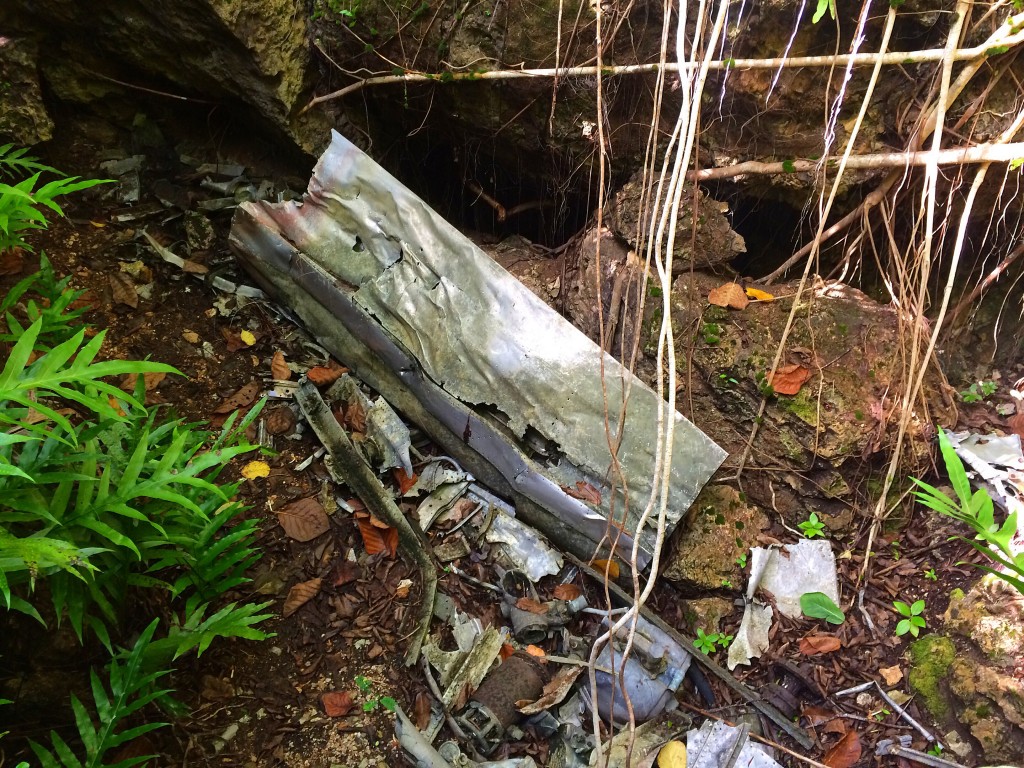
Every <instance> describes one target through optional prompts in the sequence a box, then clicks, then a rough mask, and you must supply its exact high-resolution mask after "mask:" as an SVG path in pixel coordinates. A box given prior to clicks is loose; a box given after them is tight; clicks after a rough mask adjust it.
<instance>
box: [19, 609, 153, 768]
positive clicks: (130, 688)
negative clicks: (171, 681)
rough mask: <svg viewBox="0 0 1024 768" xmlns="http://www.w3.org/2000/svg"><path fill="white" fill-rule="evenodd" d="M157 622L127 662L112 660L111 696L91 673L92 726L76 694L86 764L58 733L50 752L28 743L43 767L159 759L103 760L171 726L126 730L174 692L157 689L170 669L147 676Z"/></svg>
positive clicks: (119, 767)
mask: <svg viewBox="0 0 1024 768" xmlns="http://www.w3.org/2000/svg"><path fill="white" fill-rule="evenodd" d="M158 623H159V621H158V620H154V621H153V622H152V623H150V625H149V626H148V627H146V629H145V630H144V631H143V633H142V634H141V635H140V636H139V639H138V640H137V641H136V642H135V645H134V646H133V647H132V650H131V652H130V653H129V654H128V655H127V658H126V659H125V660H124V661H123V663H121V662H119V661H118V659H116V658H115V659H112V660H111V662H110V669H109V674H108V680H109V681H110V693H109V694H108V693H107V690H106V689H105V688H104V686H103V683H102V681H101V680H100V676H99V675H98V674H96V671H95V670H93V671H91V672H90V682H91V687H92V696H93V704H94V707H95V712H96V722H94V721H93V717H92V716H91V715H90V713H89V712H88V710H86V708H85V705H83V704H82V702H81V701H80V700H79V699H78V697H77V696H75V695H73V694H72V696H71V706H72V709H73V710H74V713H75V724H76V725H77V726H78V735H79V738H80V739H81V742H82V746H83V747H84V751H85V757H84V759H79V758H78V757H77V756H76V754H75V751H74V750H73V749H72V748H71V747H70V746H69V745H68V744H67V742H65V741H64V739H62V738H61V737H60V736H59V735H58V734H57V733H56V732H55V731H51V732H50V743H51V745H52V751H51V750H50V749H47V748H46V747H44V746H42V745H41V744H37V743H36V742H30V744H31V746H32V751H33V752H35V754H36V757H37V758H38V759H39V762H40V763H41V764H42V766H43V768H131V766H136V765H141V764H143V763H146V762H148V761H150V760H153V759H154V758H156V757H157V756H156V755H145V756H142V757H133V758H129V759H127V760H121V761H118V762H117V763H106V762H104V760H103V758H104V756H105V755H106V753H107V752H109V751H110V750H112V749H114V748H115V747H119V746H121V745H122V744H125V743H127V742H129V741H131V740H132V739H136V738H138V737H139V736H142V735H143V734H146V733H149V732H150V731H153V730H156V729H157V728H162V727H164V726H165V725H167V723H161V722H157V723H145V724H142V725H136V726H133V727H130V728H123V726H124V724H125V722H124V721H126V720H127V719H128V718H129V717H131V716H132V715H134V714H135V713H137V712H139V711H140V710H141V709H142V708H143V707H145V706H146V705H147V704H149V703H151V702H153V701H155V700H156V699H159V698H161V697H162V696H165V695H167V694H168V693H169V692H170V691H169V690H164V689H158V688H157V687H156V683H157V681H158V680H159V679H160V678H161V677H163V676H164V675H166V674H167V672H168V670H158V671H155V672H153V671H147V666H146V664H145V660H146V658H147V651H148V649H149V648H150V647H151V643H152V640H153V634H154V633H155V632H156V628H157V625H158Z"/></svg>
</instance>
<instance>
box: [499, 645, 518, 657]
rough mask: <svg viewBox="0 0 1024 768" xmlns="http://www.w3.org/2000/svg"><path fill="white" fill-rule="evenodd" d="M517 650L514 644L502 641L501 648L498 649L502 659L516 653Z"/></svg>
mask: <svg viewBox="0 0 1024 768" xmlns="http://www.w3.org/2000/svg"><path fill="white" fill-rule="evenodd" d="M515 652H516V647H515V646H514V645H510V644H509V643H502V645H501V650H500V651H498V656H499V657H500V658H501V660H502V661H504V660H505V659H507V658H508V657H509V656H512V655H514V654H515Z"/></svg>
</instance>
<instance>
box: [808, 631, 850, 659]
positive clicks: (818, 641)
mask: <svg viewBox="0 0 1024 768" xmlns="http://www.w3.org/2000/svg"><path fill="white" fill-rule="evenodd" d="M842 647H843V644H842V642H840V640H839V638H838V637H836V636H835V635H810V636H808V637H802V638H800V653H802V654H803V655H804V656H817V655H819V654H822V653H832V651H838V650H839V649H840V648H842Z"/></svg>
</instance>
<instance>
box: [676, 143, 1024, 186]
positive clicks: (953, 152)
mask: <svg viewBox="0 0 1024 768" xmlns="http://www.w3.org/2000/svg"><path fill="white" fill-rule="evenodd" d="M933 156H935V153H933V152H931V151H918V152H880V153H878V154H871V155H853V156H851V157H850V158H849V159H848V160H847V161H846V168H847V169H851V168H852V169H860V170H865V169H872V168H908V167H912V166H922V165H924V164H925V163H927V162H928V158H929V157H933ZM1020 159H1024V142H1017V143H1014V144H999V143H992V144H978V145H976V146H973V147H955V148H951V149H943V150H941V151H939V153H938V156H937V161H938V164H939V165H964V164H971V165H973V164H976V163H1009V162H1012V161H1014V160H1020ZM825 162H826V164H827V165H828V166H830V167H831V166H838V164H839V158H838V157H830V158H828V159H827V160H826V161H825ZM820 168H821V161H820V160H784V161H782V162H781V163H762V162H759V161H756V160H750V161H748V162H745V163H737V164H736V165H729V166H725V167H723V168H704V169H702V170H699V171H690V172H689V173H688V174H687V178H688V179H690V180H692V181H711V180H713V179H731V178H734V177H736V176H746V175H748V174H749V175H755V174H757V175H765V174H773V173H807V172H815V171H817V170H819V169H820Z"/></svg>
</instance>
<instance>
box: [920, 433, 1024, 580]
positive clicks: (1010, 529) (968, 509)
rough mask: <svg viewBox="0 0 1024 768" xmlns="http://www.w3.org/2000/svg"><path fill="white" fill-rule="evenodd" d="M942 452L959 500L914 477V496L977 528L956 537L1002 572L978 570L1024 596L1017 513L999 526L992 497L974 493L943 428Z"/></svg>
mask: <svg viewBox="0 0 1024 768" xmlns="http://www.w3.org/2000/svg"><path fill="white" fill-rule="evenodd" d="M939 451H940V453H941V454H942V459H943V462H944V463H945V465H946V473H947V474H948V475H949V482H950V485H952V486H953V491H954V493H956V498H955V499H953V498H950V497H949V496H947V495H946V494H945V493H943V492H942V491H940V490H939V489H937V488H935V487H933V486H931V485H929V484H928V483H925V482H922V481H921V480H918V479H917V478H911V480H913V482H914V483H915V484H916V485H917V487H918V490H917V491H915V492H914V495H915V496H916V497H917V500H918V501H919V502H920V503H921V504H923V505H924V506H926V507H928V508H929V509H931V510H933V511H935V512H938V513H939V514H940V515H945V516H946V517H951V518H953V519H954V520H959V521H960V522H962V523H966V524H967V525H968V526H970V527H971V528H972V529H974V532H975V536H974V538H972V539H968V538H966V537H963V536H959V537H957V538H959V539H961V540H962V541H966V542H967V543H969V544H970V545H971V546H972V547H974V548H975V549H976V550H978V551H979V552H980V553H982V554H983V555H985V557H987V558H988V559H989V560H990V561H992V562H993V563H994V564H996V565H998V566H1000V568H1001V569H1002V570H997V569H995V568H991V567H988V566H984V565H978V566H976V567H978V568H981V569H982V570H983V571H987V572H988V573H991V574H993V575H995V576H998V577H999V578H1000V579H1003V580H1004V581H1005V582H1007V583H1008V584H1010V585H1012V586H1013V587H1014V588H1015V589H1016V590H1017V591H1018V592H1020V593H1021V594H1022V595H1024V552H1016V553H1015V552H1014V549H1013V546H1012V542H1013V538H1014V536H1015V535H1016V533H1017V513H1016V512H1011V513H1010V514H1009V515H1007V517H1006V519H1005V520H1004V521H1003V523H1002V525H1000V524H998V523H996V521H995V509H994V506H993V503H992V497H991V496H989V494H988V492H987V491H986V490H984V489H979V490H977V491H975V492H974V493H971V481H970V480H969V479H968V477H967V471H966V470H965V469H964V465H963V462H962V461H960V457H959V456H957V455H956V451H955V450H954V448H953V444H952V443H951V442H950V440H949V436H948V435H947V434H946V433H945V431H944V430H942V429H940V430H939Z"/></svg>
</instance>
